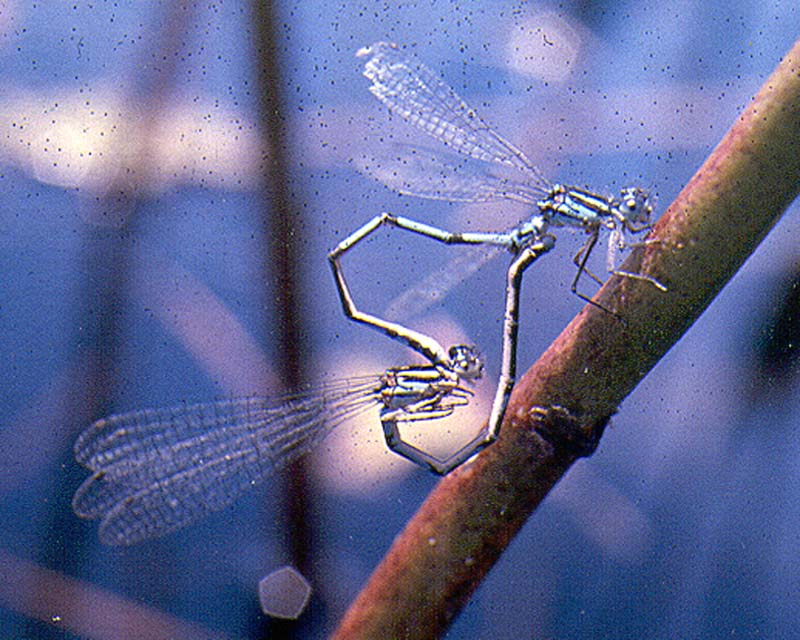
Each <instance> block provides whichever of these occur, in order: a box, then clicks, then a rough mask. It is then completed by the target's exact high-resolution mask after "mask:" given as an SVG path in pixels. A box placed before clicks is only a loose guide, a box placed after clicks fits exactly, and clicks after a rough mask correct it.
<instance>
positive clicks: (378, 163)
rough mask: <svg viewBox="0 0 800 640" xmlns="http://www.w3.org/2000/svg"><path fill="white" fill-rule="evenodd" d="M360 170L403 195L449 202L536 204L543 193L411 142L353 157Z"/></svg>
mask: <svg viewBox="0 0 800 640" xmlns="http://www.w3.org/2000/svg"><path fill="white" fill-rule="evenodd" d="M354 163H355V165H356V168H357V169H358V170H359V171H361V172H362V173H366V174H368V175H369V176H371V177H373V178H375V179H376V180H378V181H379V182H382V183H383V184H385V185H386V186H387V187H389V188H390V189H393V190H394V191H397V192H398V193H402V194H405V195H410V196H416V197H418V198H427V199H429V200H446V201H449V202H492V201H497V200H515V201H517V202H524V203H526V204H530V205H536V202H537V200H539V199H540V198H542V197H544V196H546V195H547V192H545V191H543V190H541V189H539V188H538V187H537V186H535V185H530V184H528V183H525V182H521V181H519V180H513V179H510V178H507V177H504V176H500V175H495V174H493V173H492V172H491V171H490V165H487V164H486V163H483V162H477V161H475V160H473V159H472V158H470V157H467V156H458V155H456V154H454V153H447V152H440V151H434V150H432V149H425V148H423V147H416V146H412V145H402V144H397V145H392V150H391V152H390V153H387V154H385V155H371V156H362V157H361V158H357V159H355V160H354Z"/></svg>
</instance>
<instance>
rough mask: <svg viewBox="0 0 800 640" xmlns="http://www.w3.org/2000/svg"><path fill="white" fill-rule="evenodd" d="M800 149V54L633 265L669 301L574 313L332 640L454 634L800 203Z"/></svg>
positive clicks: (619, 283) (652, 292) (635, 285)
mask: <svg viewBox="0 0 800 640" xmlns="http://www.w3.org/2000/svg"><path fill="white" fill-rule="evenodd" d="M799 150H800V42H798V43H796V44H795V46H794V48H793V49H792V50H791V51H790V52H789V54H788V55H787V56H786V57H785V59H784V60H783V61H782V62H781V64H780V65H779V66H778V68H777V69H776V70H775V72H774V73H773V74H772V76H771V77H770V78H769V79H768V80H767V82H766V83H765V84H764V86H763V87H762V89H761V91H760V92H759V93H758V95H757V96H756V97H755V98H754V99H753V101H752V103H751V104H750V106H749V107H748V109H747V110H746V111H745V113H744V114H743V115H742V116H741V117H740V118H739V119H738V120H737V122H736V123H735V124H734V125H733V127H732V128H731V130H730V131H729V132H728V133H727V134H726V136H725V138H724V139H723V140H722V142H721V143H720V144H719V146H718V147H717V148H716V149H715V150H714V152H713V153H712V154H711V156H710V157H709V158H708V160H706V162H705V163H704V164H703V166H702V167H701V168H700V170H699V171H698V172H697V174H696V175H695V176H694V178H692V180H691V181H690V182H689V184H688V185H687V186H686V187H685V188H684V190H683V191H682V192H681V193H680V195H679V196H678V198H677V199H676V200H675V202H674V203H673V204H672V206H670V207H669V209H668V210H667V211H666V213H665V214H664V215H663V216H662V218H661V220H660V221H659V223H658V225H657V226H656V229H655V232H654V236H653V237H654V238H656V239H657V242H654V243H650V244H648V245H646V246H644V247H641V248H639V249H637V250H636V251H635V252H634V253H633V255H631V256H630V258H629V260H628V261H627V263H626V265H625V266H624V268H625V270H626V271H633V272H641V273H646V274H648V275H651V276H653V277H655V278H657V279H658V280H659V281H660V282H663V283H665V284H666V285H667V286H668V287H669V291H668V292H667V293H663V292H660V291H657V290H656V288H655V287H652V286H649V285H647V284H646V283H642V282H637V281H635V280H632V279H630V278H611V279H610V281H609V282H608V283H607V284H606V285H605V286H604V287H603V288H602V289H601V291H600V292H599V293H598V297H597V298H596V299H597V300H598V301H600V302H601V304H602V305H603V306H604V307H606V308H609V309H614V310H616V312H617V313H619V314H620V315H621V316H623V317H624V318H625V320H626V324H625V326H622V323H620V322H619V320H618V319H617V318H615V317H614V316H612V315H611V314H609V313H604V312H603V311H601V310H598V309H596V308H593V307H586V308H584V309H583V310H582V311H581V313H579V314H578V316H577V317H576V318H575V319H574V320H573V321H572V322H571V323H570V324H569V326H568V327H567V328H566V329H565V330H564V331H563V332H562V333H561V335H560V336H559V337H558V338H557V339H556V341H555V342H554V343H553V344H552V345H551V346H550V348H549V349H548V350H547V351H546V352H545V353H544V354H543V355H542V357H541V358H540V359H539V361H538V362H537V363H536V364H535V365H534V366H533V367H532V368H531V369H530V370H529V371H528V372H527V374H526V375H525V376H524V377H523V378H522V379H521V380H520V382H519V384H518V385H517V387H516V388H515V391H514V395H513V396H512V399H511V403H510V406H509V409H508V412H507V414H506V418H505V421H504V426H503V433H502V435H501V437H500V439H499V440H498V441H497V442H496V443H495V444H494V445H493V446H492V447H490V448H488V449H487V450H486V451H485V452H484V453H482V454H481V455H480V456H479V457H478V458H477V460H475V461H474V462H473V463H472V464H469V465H466V466H465V467H462V468H461V469H459V470H458V471H456V472H454V473H452V474H451V475H449V476H447V477H446V478H444V479H443V480H442V481H441V482H440V483H439V485H437V487H436V488H435V489H434V491H433V492H432V493H431V494H430V496H429V497H428V498H427V500H426V501H425V503H424V504H423V505H422V506H421V507H420V509H419V511H418V512H417V513H416V515H415V516H414V517H413V518H412V519H411V521H410V522H409V523H408V524H407V525H406V527H405V529H404V530H403V532H402V533H401V534H400V536H399V537H398V538H397V539H396V540H395V542H394V544H393V545H392V547H391V549H390V550H389V552H388V553H387V555H386V557H385V558H384V559H383V561H382V562H381V564H380V565H379V566H378V568H377V569H376V570H375V572H374V573H373V575H372V577H371V578H370V580H369V582H368V583H367V585H366V586H365V587H364V589H363V590H362V592H361V593H360V594H359V596H358V597H357V599H356V600H355V601H354V603H353V604H352V606H351V607H350V609H349V610H348V612H347V613H346V615H345V617H344V619H343V620H342V622H341V624H340V626H339V628H338V629H337V631H336V632H335V634H334V636H333V637H334V638H336V639H344V638H346V639H347V640H354V639H359V638H393V639H399V638H436V637H439V636H440V635H442V634H443V633H444V631H445V630H446V629H447V627H448V626H449V625H450V623H451V621H452V620H453V618H454V617H455V616H456V615H457V614H458V613H459V612H460V610H461V608H462V607H463V606H464V604H465V603H466V602H467V600H468V599H469V597H470V596H471V594H472V593H473V591H474V590H475V589H476V588H477V586H478V585H479V584H480V582H481V580H482V579H483V577H484V576H485V575H486V573H487V572H488V571H489V569H490V568H491V567H492V566H493V564H494V563H495V562H496V561H497V559H498V557H499V556H500V554H501V553H502V552H503V550H504V549H505V548H506V546H507V545H508V544H509V542H510V541H511V540H512V539H513V537H514V535H516V533H517V532H518V531H519V529H520V528H521V527H522V525H523V524H524V523H525V521H526V520H527V519H528V517H529V516H530V515H531V513H532V512H533V510H534V509H535V508H536V507H537V506H538V504H539V503H540V502H541V501H542V499H543V498H544V497H545V496H546V495H547V493H548V491H549V490H550V489H551V488H552V487H553V485H555V483H556V482H557V481H558V480H559V478H560V477H561V476H562V475H563V474H564V472H565V471H566V470H567V469H568V468H569V467H570V465H571V464H572V462H574V460H575V459H576V458H577V457H579V456H580V455H586V454H587V453H589V452H590V451H591V450H592V445H593V444H594V443H596V441H597V440H598V439H599V437H600V435H601V434H602V429H603V427H604V426H605V424H606V422H607V420H608V418H609V416H610V415H611V414H613V413H614V412H615V410H616V408H617V406H618V405H619V404H620V402H622V400H623V399H624V398H625V397H626V396H627V395H628V394H629V393H630V392H631V391H632V390H633V388H634V387H635V386H636V384H638V382H639V381H640V380H641V379H642V378H643V377H644V376H645V375H646V374H647V372H648V371H650V369H652V368H653V366H655V364H656V363H657V362H658V360H659V359H660V358H661V357H662V356H663V355H664V354H665V353H666V352H667V351H668V350H669V349H670V347H672V345H674V344H675V342H677V340H678V339H679V338H680V337H681V336H682V335H683V334H684V333H685V332H686V330H687V329H688V328H689V327H690V326H691V325H692V323H693V322H694V321H695V320H696V319H697V318H698V316H699V315H700V314H701V313H702V312H703V310H704V309H705V308H706V307H707V306H708V304H709V303H710V302H711V300H712V299H713V298H714V296H715V295H716V294H717V293H718V292H719V290H720V289H721V288H722V287H723V286H724V285H725V283H726V282H727V281H728V280H730V278H731V277H732V276H733V275H734V273H735V272H736V270H737V269H738V268H739V267H740V266H741V265H742V264H743V263H744V261H745V260H746V259H747V257H748V256H749V255H750V254H751V253H752V252H753V251H754V250H755V248H756V246H757V245H758V243H759V242H760V241H761V240H762V239H763V238H764V236H765V235H766V234H767V232H768V231H769V230H770V229H771V228H772V226H773V225H774V224H775V223H776V222H777V220H778V219H779V218H780V216H781V214H782V213H783V211H784V210H785V209H786V207H788V205H789V204H790V203H791V202H792V200H794V198H795V197H796V196H797V194H798V190H799V189H800V151H799ZM541 407H545V408H546V409H541ZM560 407H564V408H565V409H561V408H560Z"/></svg>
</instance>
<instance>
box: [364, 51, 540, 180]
mask: <svg viewBox="0 0 800 640" xmlns="http://www.w3.org/2000/svg"><path fill="white" fill-rule="evenodd" d="M356 55H358V56H359V57H366V58H368V59H367V61H366V63H365V64H364V76H366V77H367V78H368V79H369V80H370V81H371V82H372V86H371V87H370V91H371V92H372V94H373V95H374V96H375V97H376V98H378V100H380V101H381V102H383V104H384V105H386V107H387V108H388V109H389V110H390V111H391V112H392V113H396V114H397V115H399V116H400V117H402V118H403V119H405V120H406V121H408V122H409V123H411V124H412V125H414V126H415V127H417V128H418V129H420V130H421V131H423V132H425V133H427V134H428V135H429V136H431V137H433V138H435V139H436V140H439V141H440V142H442V143H443V144H445V145H447V146H449V147H450V148H452V149H453V150H455V151H457V152H458V153H461V154H463V155H465V156H469V157H471V158H475V159H477V160H483V161H484V162H497V163H500V164H504V165H506V166H509V167H514V168H516V169H518V170H519V171H522V172H523V173H525V174H526V175H527V177H528V179H529V180H530V182H531V184H534V185H536V186H538V187H539V188H540V189H543V190H547V189H548V187H549V183H548V181H547V180H546V179H545V178H544V176H543V175H542V174H541V172H540V171H539V170H538V169H536V167H534V166H533V164H531V162H530V160H528V158H527V157H525V154H524V153H522V151H521V150H519V149H517V148H516V147H515V146H514V145H512V144H511V143H510V142H508V141H507V140H505V139H504V138H503V137H502V136H500V134H498V133H496V132H495V131H494V130H493V129H492V128H491V127H489V125H488V124H486V122H484V121H483V120H482V119H481V117H480V116H478V114H477V113H476V112H475V110H474V109H472V108H471V107H469V106H468V105H467V104H466V103H465V102H464V101H463V100H462V99H461V98H460V97H459V96H458V94H456V92H455V91H453V89H451V88H450V87H449V86H448V85H447V84H446V83H445V82H444V81H443V80H441V79H440V78H439V77H438V76H437V75H436V74H435V73H433V72H432V71H431V70H430V69H428V67H426V66H425V65H424V64H422V63H421V62H419V61H417V60H414V59H412V58H410V57H408V56H406V55H405V54H404V53H403V52H402V51H401V50H400V49H399V48H398V47H397V45H394V44H390V43H387V42H377V43H375V44H373V45H371V46H369V47H364V48H363V49H361V50H359V51H358V53H357V54H356Z"/></svg>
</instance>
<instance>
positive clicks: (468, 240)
mask: <svg viewBox="0 0 800 640" xmlns="http://www.w3.org/2000/svg"><path fill="white" fill-rule="evenodd" d="M382 226H393V227H398V228H400V229H404V230H406V231H410V232H412V233H417V234H420V235H423V236H425V237H427V238H431V239H433V240H436V241H438V242H443V243H445V244H473V242H472V239H473V237H475V236H477V235H482V234H451V233H449V232H446V231H443V230H441V229H437V228H435V227H431V226H429V225H424V224H421V223H417V222H416V221H414V220H409V219H408V218H400V217H397V216H392V215H390V214H383V215H381V216H376V217H375V218H373V219H372V220H370V221H369V222H368V223H367V224H365V225H363V226H362V227H360V228H359V229H357V230H356V231H355V232H353V233H352V234H351V235H350V236H348V237H347V238H345V239H344V240H342V242H340V243H339V245H337V247H336V248H335V249H334V250H333V251H331V252H330V253H329V254H328V260H329V263H330V265H331V269H332V271H333V276H334V280H335V282H336V286H337V289H338V291H339V298H340V300H341V302H342V308H343V309H344V313H345V315H346V316H347V317H348V318H350V319H351V320H353V321H355V322H358V323H360V324H364V325H367V326H369V327H372V328H373V329H375V330H376V331H379V332H381V333H383V334H385V335H387V336H389V337H390V338H392V339H394V340H398V341H399V342H401V343H403V344H405V345H407V346H409V347H411V348H412V349H414V350H415V351H417V352H418V353H420V354H422V355H423V356H425V357H426V358H427V359H428V360H429V361H430V362H431V364H432V365H433V366H434V367H437V368H438V370H440V371H441V373H442V376H443V377H445V376H446V374H447V372H452V371H455V372H459V375H460V377H465V378H467V379H469V377H468V376H467V375H466V372H468V371H470V370H471V369H473V368H474V366H472V365H471V364H470V358H469V357H466V358H465V357H464V356H465V354H464V353H463V352H462V353H460V354H459V353H458V349H460V348H456V353H455V354H454V350H453V349H451V350H450V352H448V353H447V354H445V351H444V349H443V348H442V347H441V345H440V344H439V343H438V342H436V341H435V340H434V339H433V338H431V337H429V336H426V335H424V334H421V333H419V332H417V331H414V330H412V329H410V328H408V327H405V326H403V325H401V324H399V323H396V322H390V321H388V320H384V319H383V318H379V317H377V316H375V315H372V314H369V313H365V312H363V311H360V310H359V309H358V308H357V307H356V305H355V302H354V300H353V296H352V294H351V292H350V288H349V287H348V285H347V281H346V279H345V276H344V272H343V270H342V265H341V258H342V257H343V256H344V255H345V254H346V253H347V252H349V251H350V250H351V249H353V248H354V247H355V246H356V245H357V244H358V243H359V242H361V241H362V240H364V239H365V238H367V237H368V236H369V235H370V234H372V233H374V232H375V231H376V230H377V229H379V228H380V227H382ZM485 235H492V236H496V235H497V234H485ZM553 246H554V239H553V237H552V236H550V235H548V234H545V235H542V236H541V237H539V238H538V239H537V240H536V241H533V242H530V243H528V244H526V245H525V247H524V248H523V249H521V250H520V251H519V252H518V253H517V255H516V256H515V258H514V260H513V262H512V264H511V266H510V267H509V270H508V274H507V281H506V303H505V310H504V315H503V352H502V360H501V368H500V378H499V380H498V385H497V391H496V392H495V398H494V401H493V403H492V409H491V413H490V416H489V420H488V422H487V424H486V425H485V426H484V427H483V428H482V429H481V431H480V432H479V433H478V434H477V435H476V436H475V437H474V438H472V439H471V440H470V441H469V442H468V443H466V444H465V445H464V446H463V447H461V448H460V449H459V450H458V451H456V452H455V453H453V454H452V455H449V456H447V457H444V458H440V457H437V456H434V455H431V454H430V453H428V452H426V451H423V450H421V449H419V448H418V447H415V446H414V445H412V444H411V443H409V442H408V441H406V440H404V439H403V437H402V435H401V433H400V426H401V425H402V423H404V422H409V421H411V420H409V415H408V412H406V413H404V414H398V413H396V412H393V411H391V408H389V407H387V408H385V409H384V410H382V412H381V422H382V423H383V430H384V436H385V438H386V443H387V446H388V447H389V448H390V449H391V450H392V451H395V452H396V453H398V454H399V455H401V456H404V457H406V458H408V459H409V460H411V461H412V462H415V463H417V464H419V465H422V466H426V467H428V468H430V469H431V470H432V471H434V472H435V473H439V474H446V473H449V472H450V471H452V470H453V469H455V468H456V467H458V466H459V465H461V464H463V463H464V462H466V461H467V460H469V459H470V458H472V457H473V456H474V455H476V454H477V453H478V452H479V451H481V450H482V449H483V448H485V447H486V446H488V445H489V444H491V443H492V442H494V441H495V440H496V439H497V435H498V433H499V431H500V425H501V423H502V420H503V415H504V413H505V409H506V406H507V405H508V399H509V397H510V395H511V389H512V388H513V386H514V377H515V373H516V353H517V331H518V326H519V295H520V288H521V286H522V276H523V273H524V272H525V270H526V269H527V268H528V267H529V266H530V265H531V264H532V263H533V262H534V261H535V260H536V259H537V258H539V257H540V256H541V255H543V254H545V253H547V252H548V251H550V250H551V249H552V248H553ZM459 362H462V364H459ZM453 398H457V397H456V396H452V395H450V396H448V397H447V399H448V400H450V401H452V400H453ZM408 406H409V405H406V407H408ZM415 406H416V407H417V408H418V409H421V410H422V411H423V415H425V414H426V413H427V412H429V411H431V408H430V407H429V406H428V405H427V404H426V403H425V402H419V401H418V404H417V405H415ZM436 410H441V405H437V408H436ZM436 417H440V416H438V415H437V416H436Z"/></svg>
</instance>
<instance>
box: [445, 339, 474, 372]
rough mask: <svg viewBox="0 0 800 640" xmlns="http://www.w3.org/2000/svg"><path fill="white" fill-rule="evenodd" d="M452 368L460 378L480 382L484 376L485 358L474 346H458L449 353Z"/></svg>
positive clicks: (451, 348) (453, 347)
mask: <svg viewBox="0 0 800 640" xmlns="http://www.w3.org/2000/svg"><path fill="white" fill-rule="evenodd" d="M447 355H448V356H450V366H451V367H452V369H453V371H454V372H455V373H456V374H457V375H458V377H459V378H463V379H464V380H478V379H479V378H480V377H481V376H482V375H483V356H482V355H481V354H480V351H478V348H477V347H476V346H474V345H466V344H457V345H454V346H452V347H450V350H449V351H448V352H447Z"/></svg>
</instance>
